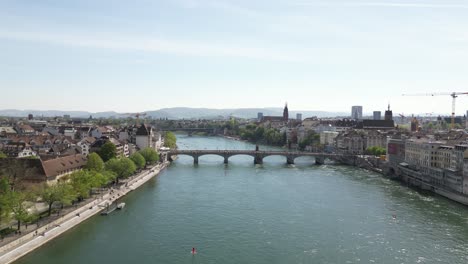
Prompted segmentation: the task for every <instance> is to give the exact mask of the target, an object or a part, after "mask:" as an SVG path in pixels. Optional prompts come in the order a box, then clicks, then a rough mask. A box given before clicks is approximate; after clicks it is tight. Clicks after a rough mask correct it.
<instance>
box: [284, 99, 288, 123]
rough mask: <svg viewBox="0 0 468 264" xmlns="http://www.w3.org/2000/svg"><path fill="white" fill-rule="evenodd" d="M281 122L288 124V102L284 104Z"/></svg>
mask: <svg viewBox="0 0 468 264" xmlns="http://www.w3.org/2000/svg"><path fill="white" fill-rule="evenodd" d="M283 120H284V121H285V122H288V120H289V110H288V102H286V104H285V105H284V110H283Z"/></svg>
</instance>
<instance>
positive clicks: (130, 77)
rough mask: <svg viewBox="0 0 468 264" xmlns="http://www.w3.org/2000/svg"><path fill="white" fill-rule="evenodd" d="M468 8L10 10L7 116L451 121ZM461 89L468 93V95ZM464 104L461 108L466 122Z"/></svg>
mask: <svg viewBox="0 0 468 264" xmlns="http://www.w3.org/2000/svg"><path fill="white" fill-rule="evenodd" d="M466 9H468V5H466V4H465V3H464V2H463V1H450V2H446V1H412V2H404V3H403V2H402V1H383V2H359V1H356V2H349V1H327V2H323V1H296V2H291V1H280V0H277V1H268V2H266V1H256V2H255V3H251V1H235V2H234V1H224V0H223V1H205V0H200V1H197V0H174V1H169V0H167V1H154V2H151V1H135V2H133V3H132V4H128V3H127V2H126V1H107V0H106V1H99V2H98V3H96V2H95V1H80V2H74V3H71V2H66V3H65V2H62V1H49V2H47V4H44V3H35V2H27V1H14V2H11V1H10V2H3V3H0V10H1V11H0V22H1V23H0V48H1V49H2V50H3V52H1V53H0V57H1V58H2V62H3V63H2V65H0V70H1V71H2V72H3V74H2V75H3V78H2V80H0V87H2V100H0V103H1V107H0V108H1V109H12V108H13V109H37V110H51V109H53V110H67V111H68V110H75V111H90V112H102V111H117V112H139V111H148V110H154V109H161V108H167V107H180V106H187V107H202V108H252V107H255V108H257V107H276V106H277V107H280V106H281V105H282V104H283V103H284V101H288V103H289V104H290V105H291V106H292V108H293V109H298V110H315V111H320V110H322V111H333V112H346V113H347V112H349V109H350V107H351V106H352V105H362V106H363V107H364V113H372V111H374V110H380V111H382V110H384V109H385V108H386V107H385V106H386V105H387V104H388V103H390V104H391V106H392V110H394V112H395V113H404V114H406V115H410V114H412V113H414V114H418V113H440V114H444V115H450V114H451V103H452V100H451V97H450V96H448V95H447V96H437V97H404V96H402V94H406V93H432V92H445V93H448V92H466V88H464V87H468V85H467V84H468V76H466V74H465V72H464V69H466V68H468V60H467V59H468V45H467V44H468V36H467V35H466V32H465V28H466V26H467V25H468V18H466V16H465V13H466ZM464 89H465V90H464ZM466 105H468V96H460V97H459V98H458V99H457V108H456V114H457V115H463V114H464V113H466V110H467V109H466Z"/></svg>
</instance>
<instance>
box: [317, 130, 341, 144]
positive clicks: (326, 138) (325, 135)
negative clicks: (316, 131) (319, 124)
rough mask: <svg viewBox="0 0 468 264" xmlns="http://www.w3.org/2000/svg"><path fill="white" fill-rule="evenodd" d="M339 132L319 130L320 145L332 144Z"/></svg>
mask: <svg viewBox="0 0 468 264" xmlns="http://www.w3.org/2000/svg"><path fill="white" fill-rule="evenodd" d="M339 134H340V133H338V132H335V131H322V132H320V144H322V145H333V144H334V142H335V138H336V137H337V136H338V135H339Z"/></svg>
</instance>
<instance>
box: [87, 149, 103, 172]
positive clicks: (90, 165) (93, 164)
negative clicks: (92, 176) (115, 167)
mask: <svg viewBox="0 0 468 264" xmlns="http://www.w3.org/2000/svg"><path fill="white" fill-rule="evenodd" d="M85 168H86V169H88V170H92V171H97V172H101V171H102V170H103V169H104V161H103V160H102V159H101V157H100V156H99V155H98V154H97V153H91V154H89V155H88V161H87V162H86V166H85Z"/></svg>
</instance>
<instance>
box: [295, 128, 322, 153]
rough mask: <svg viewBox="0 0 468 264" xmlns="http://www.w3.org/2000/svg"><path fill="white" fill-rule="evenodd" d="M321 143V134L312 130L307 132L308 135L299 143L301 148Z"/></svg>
mask: <svg viewBox="0 0 468 264" xmlns="http://www.w3.org/2000/svg"><path fill="white" fill-rule="evenodd" d="M319 145H320V135H319V134H317V133H315V132H313V131H310V132H309V133H308V134H307V136H306V137H305V138H304V139H302V140H301V141H300V142H299V144H298V146H299V149H300V150H305V148H306V147H307V146H315V147H317V146H319Z"/></svg>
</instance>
